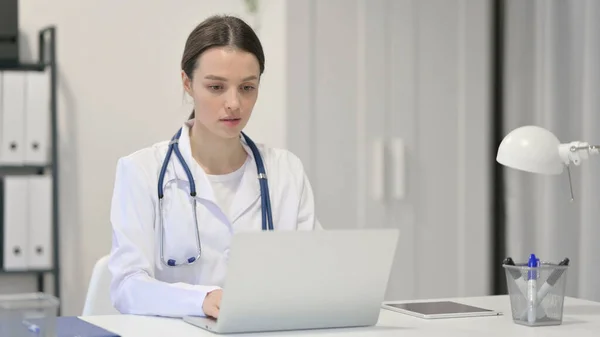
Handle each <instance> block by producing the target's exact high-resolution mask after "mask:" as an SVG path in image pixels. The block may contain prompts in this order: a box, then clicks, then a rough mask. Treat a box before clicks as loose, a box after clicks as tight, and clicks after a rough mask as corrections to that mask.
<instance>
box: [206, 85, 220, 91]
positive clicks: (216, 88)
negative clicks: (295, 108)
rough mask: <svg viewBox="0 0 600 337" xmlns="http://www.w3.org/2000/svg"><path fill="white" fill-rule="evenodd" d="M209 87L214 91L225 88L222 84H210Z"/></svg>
mask: <svg viewBox="0 0 600 337" xmlns="http://www.w3.org/2000/svg"><path fill="white" fill-rule="evenodd" d="M208 88H209V89H210V90H213V91H219V90H221V89H223V87H222V86H220V85H209V86H208Z"/></svg>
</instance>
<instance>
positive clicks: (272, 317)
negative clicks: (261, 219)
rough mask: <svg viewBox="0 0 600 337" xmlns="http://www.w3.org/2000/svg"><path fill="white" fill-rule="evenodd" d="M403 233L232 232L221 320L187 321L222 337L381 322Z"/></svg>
mask: <svg viewBox="0 0 600 337" xmlns="http://www.w3.org/2000/svg"><path fill="white" fill-rule="evenodd" d="M398 237H399V230H397V229H367V230H365V229H358V230H326V231H325V230H324V231H268V232H266V231H265V232H245V233H239V234H235V235H234V237H233V242H232V244H231V252H230V259H229V263H228V271H227V276H226V280H225V282H224V285H223V298H222V299H221V307H220V310H219V318H218V319H217V320H215V319H213V318H208V317H199V316H186V317H184V318H183V320H184V321H185V322H187V323H189V324H192V325H195V326H197V327H200V328H202V329H205V330H208V331H211V332H214V333H217V334H227V333H249V332H267V331H286V330H306V329H325V328H344V327H361V326H373V325H376V324H377V321H378V319H379V313H380V310H381V304H382V302H383V300H384V296H385V291H386V288H387V283H388V279H389V276H390V271H391V267H392V262H393V259H394V255H395V251H396V245H397V242H398Z"/></svg>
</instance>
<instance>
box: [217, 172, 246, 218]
mask: <svg viewBox="0 0 600 337" xmlns="http://www.w3.org/2000/svg"><path fill="white" fill-rule="evenodd" d="M247 164H248V160H246V161H245V162H244V165H242V166H241V167H240V168H239V169H237V170H236V171H234V172H231V173H227V174H219V175H211V174H207V177H208V180H209V181H210V183H211V185H212V188H213V191H214V194H215V199H216V201H217V205H219V207H220V208H221V210H222V211H223V213H224V214H225V215H227V217H228V218H229V219H231V214H229V210H230V208H231V203H232V202H233V198H234V197H235V194H236V192H237V189H238V187H239V186H240V181H241V180H242V176H243V175H244V169H245V167H246V165H247Z"/></svg>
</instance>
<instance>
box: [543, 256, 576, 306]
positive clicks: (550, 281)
mask: <svg viewBox="0 0 600 337" xmlns="http://www.w3.org/2000/svg"><path fill="white" fill-rule="evenodd" d="M569 261H570V260H569V258H568V257H566V258H565V259H564V260H562V261H560V263H559V264H558V265H559V266H568V265H569ZM564 271H565V268H560V269H556V270H555V271H553V272H552V274H550V276H549V277H548V279H547V280H546V282H544V284H543V285H542V286H541V287H540V290H539V291H538V293H537V301H538V305H539V303H541V302H542V301H543V300H544V297H546V295H547V294H548V292H549V291H550V289H552V287H553V286H554V284H555V283H556V281H558V279H559V278H560V276H561V275H562V274H563V273H564Z"/></svg>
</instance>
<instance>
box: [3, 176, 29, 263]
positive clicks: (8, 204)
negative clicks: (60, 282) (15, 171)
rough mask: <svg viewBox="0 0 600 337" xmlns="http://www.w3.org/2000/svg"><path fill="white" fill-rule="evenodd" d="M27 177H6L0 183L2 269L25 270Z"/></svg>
mask: <svg viewBox="0 0 600 337" xmlns="http://www.w3.org/2000/svg"><path fill="white" fill-rule="evenodd" d="M28 179H29V178H28V177H23V176H10V177H9V176H6V177H4V179H3V181H2V195H1V199H2V215H3V217H2V237H3V240H2V253H3V254H2V255H3V261H2V269H3V270H7V271H17V270H26V269H28V268H27V246H28V245H27V234H28V233H27V231H28V230H27V228H28V225H27V185H28Z"/></svg>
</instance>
